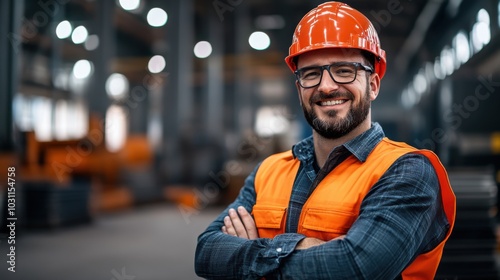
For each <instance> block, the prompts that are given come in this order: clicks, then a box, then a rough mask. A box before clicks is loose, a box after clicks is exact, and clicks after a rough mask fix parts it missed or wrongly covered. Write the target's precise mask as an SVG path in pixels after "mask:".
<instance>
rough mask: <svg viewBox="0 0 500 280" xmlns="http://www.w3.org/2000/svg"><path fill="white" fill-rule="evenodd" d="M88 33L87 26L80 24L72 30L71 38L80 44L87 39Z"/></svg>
mask: <svg viewBox="0 0 500 280" xmlns="http://www.w3.org/2000/svg"><path fill="white" fill-rule="evenodd" d="M88 35H89V33H88V31H87V28H85V26H83V25H80V26H78V27H76V28H75V30H73V33H72V34H71V40H72V41H73V43H75V44H81V43H83V42H85V40H87V36H88Z"/></svg>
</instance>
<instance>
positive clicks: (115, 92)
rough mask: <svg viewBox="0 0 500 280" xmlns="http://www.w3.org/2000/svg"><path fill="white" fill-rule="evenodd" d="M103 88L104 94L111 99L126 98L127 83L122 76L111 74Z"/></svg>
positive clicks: (125, 78)
mask: <svg viewBox="0 0 500 280" xmlns="http://www.w3.org/2000/svg"><path fill="white" fill-rule="evenodd" d="M105 87H106V93H107V94H108V96H109V97H110V98H111V99H114V100H120V99H123V98H125V97H126V96H127V94H128V90H129V82H128V79H127V77H125V76H124V75H123V74H120V73H113V74H111V75H110V76H109V77H108V79H107V80H106V85H105Z"/></svg>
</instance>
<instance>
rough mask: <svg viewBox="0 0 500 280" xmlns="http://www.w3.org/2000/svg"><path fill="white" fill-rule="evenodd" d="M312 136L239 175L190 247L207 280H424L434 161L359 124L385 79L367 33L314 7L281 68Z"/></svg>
mask: <svg viewBox="0 0 500 280" xmlns="http://www.w3.org/2000/svg"><path fill="white" fill-rule="evenodd" d="M285 61H286V63H287V65H288V66H289V67H290V69H291V70H292V72H293V73H294V75H295V76H296V86H297V91H298V96H299V101H300V104H301V106H302V109H303V111H304V116H305V118H306V120H307V121H308V123H309V124H310V125H311V127H312V128H313V135H312V137H309V138H306V139H304V140H302V141H301V142H299V143H297V144H296V145H294V146H293V147H292V149H291V150H290V151H287V152H284V153H280V154H276V155H272V156H270V157H268V158H267V159H265V160H264V161H263V162H262V163H261V164H259V165H258V166H257V167H256V168H255V170H254V171H253V172H252V173H251V174H250V175H249V176H248V178H247V179H246V181H245V184H244V186H243V188H242V189H241V191H240V194H239V196H238V197H237V198H236V200H235V201H234V202H233V203H232V204H231V205H229V206H228V207H227V208H226V210H224V211H223V213H221V214H220V215H219V217H218V218H217V219H216V220H215V221H214V222H213V223H212V224H210V225H209V226H208V228H207V229H206V230H205V232H203V233H202V234H201V235H200V236H199V238H198V246H197V249H196V256H195V269H196V273H197V274H198V275H199V276H201V277H205V278H209V279H261V278H263V277H265V278H266V279H383V280H387V279H433V278H434V275H435V273H436V270H437V267H438V265H439V262H440V259H441V255H442V251H443V247H444V244H445V242H446V240H447V238H448V236H449V235H450V233H451V230H452V228H453V224H454V220H455V196H454V194H453V191H452V189H451V187H450V184H449V181H448V176H447V173H446V170H445V169H444V167H443V166H442V164H441V163H440V161H439V159H438V157H437V156H436V155H435V154H434V153H432V152H431V151H427V150H418V149H416V148H413V147H411V146H409V145H407V144H405V143H400V142H395V141H392V140H389V139H387V138H386V137H385V136H384V132H383V130H382V128H381V126H380V125H379V124H378V123H375V122H372V120H371V102H372V101H374V100H375V99H376V98H377V96H378V94H379V90H380V81H381V79H382V78H383V76H384V73H385V70H386V57H385V52H384V51H383V50H382V49H381V48H380V42H379V39H378V36H377V33H376V31H375V28H374V27H373V25H372V24H371V23H370V21H369V20H368V19H367V18H366V17H365V16H364V15H362V14H361V13H359V12H358V11H357V10H354V9H352V8H351V7H349V6H348V5H346V4H343V3H339V2H326V3H323V4H321V5H319V6H318V7H316V8H315V9H313V10H311V11H310V12H309V13H307V14H306V15H305V16H304V17H303V18H302V20H301V21H300V22H299V24H298V25H297V27H296V29H295V33H294V36H293V40H292V45H291V47H290V52H289V55H288V56H287V57H286V59H285Z"/></svg>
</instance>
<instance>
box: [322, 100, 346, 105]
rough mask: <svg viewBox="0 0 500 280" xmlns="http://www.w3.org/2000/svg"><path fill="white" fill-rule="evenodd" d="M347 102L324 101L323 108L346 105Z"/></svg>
mask: <svg viewBox="0 0 500 280" xmlns="http://www.w3.org/2000/svg"><path fill="white" fill-rule="evenodd" d="M344 102H345V100H330V101H323V102H321V105H322V106H332V105H339V104H342V103H344Z"/></svg>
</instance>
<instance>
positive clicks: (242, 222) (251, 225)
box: [222, 206, 259, 240]
mask: <svg viewBox="0 0 500 280" xmlns="http://www.w3.org/2000/svg"><path fill="white" fill-rule="evenodd" d="M238 214H239V215H238ZM222 232H223V233H225V234H228V235H232V236H237V237H241V238H245V239H250V240H251V239H256V238H259V233H258V232H257V227H256V226H255V221H254V220H253V218H252V216H251V215H250V213H248V211H247V210H246V209H245V207H243V206H239V207H238V212H236V210H234V209H232V208H231V209H229V216H226V217H224V226H223V227H222Z"/></svg>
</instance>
